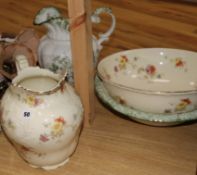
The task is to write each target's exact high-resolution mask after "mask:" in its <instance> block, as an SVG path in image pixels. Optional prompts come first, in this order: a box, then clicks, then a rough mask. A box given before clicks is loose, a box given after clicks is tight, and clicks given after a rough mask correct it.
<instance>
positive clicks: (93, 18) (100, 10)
mask: <svg viewBox="0 0 197 175" xmlns="http://www.w3.org/2000/svg"><path fill="white" fill-rule="evenodd" d="M102 13H106V14H108V15H110V16H111V19H112V23H111V26H110V28H109V29H108V30H107V31H106V32H105V33H102V34H99V39H98V40H97V44H98V47H99V48H98V49H99V50H101V49H102V48H103V47H102V45H101V44H102V42H104V41H107V40H109V37H110V35H111V34H112V33H113V31H114V29H115V26H116V17H115V16H114V14H113V13H112V10H111V9H110V8H108V7H100V8H97V9H96V10H95V11H94V12H93V14H92V16H91V21H92V22H93V23H100V22H101V18H100V17H99V15H100V14H102Z"/></svg>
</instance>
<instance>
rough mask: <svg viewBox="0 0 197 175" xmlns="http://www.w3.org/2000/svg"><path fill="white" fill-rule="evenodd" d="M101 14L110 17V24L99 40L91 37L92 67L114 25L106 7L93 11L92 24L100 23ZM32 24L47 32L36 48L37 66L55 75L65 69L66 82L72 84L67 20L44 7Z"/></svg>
mask: <svg viewBox="0 0 197 175" xmlns="http://www.w3.org/2000/svg"><path fill="white" fill-rule="evenodd" d="M102 13H105V14H108V15H109V16H110V17H111V19H112V24H111V26H110V28H109V29H108V30H107V32H106V33H103V34H100V35H99V38H96V37H95V36H92V45H93V55H94V65H96V63H97V59H98V56H99V53H100V51H101V49H102V43H103V42H104V41H107V40H108V39H109V37H110V35H111V34H112V32H113V31H114V29H115V25H116V18H115V16H114V15H113V13H112V10H111V9H110V8H106V7H101V8H98V9H96V10H95V11H94V13H93V14H92V16H91V20H92V22H94V23H100V21H101V19H100V17H99V16H100V14H102ZM34 24H36V25H44V26H45V27H46V28H47V30H48V32H47V34H46V35H44V36H43V37H42V38H41V40H40V44H39V47H38V62H39V65H40V66H41V67H44V68H47V69H50V70H52V71H53V72H56V73H57V72H58V73H59V72H61V71H62V70H64V69H65V68H66V70H67V73H68V76H67V78H68V81H69V82H70V83H73V82H74V80H73V69H72V56H71V44H70V31H69V30H70V22H69V19H66V18H64V17H63V16H62V15H61V14H60V12H59V10H58V9H57V8H55V7H45V8H43V9H41V10H40V11H39V12H38V13H37V15H36V17H35V19H34ZM79 42H80V39H79Z"/></svg>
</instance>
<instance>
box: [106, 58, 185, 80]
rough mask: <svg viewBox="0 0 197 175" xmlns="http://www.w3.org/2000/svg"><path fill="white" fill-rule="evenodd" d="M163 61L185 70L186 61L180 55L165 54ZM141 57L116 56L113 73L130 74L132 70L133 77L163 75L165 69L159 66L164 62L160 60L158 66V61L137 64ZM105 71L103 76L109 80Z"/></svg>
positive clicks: (146, 77) (141, 77) (172, 66)
mask: <svg viewBox="0 0 197 175" xmlns="http://www.w3.org/2000/svg"><path fill="white" fill-rule="evenodd" d="M164 58H165V61H167V62H166V63H165V64H170V65H171V68H172V69H174V70H176V69H177V70H181V71H183V72H187V71H188V70H187V65H186V61H184V59H183V58H181V57H176V58H168V57H167V56H165V57H164ZM142 59H143V58H142V57H138V56H134V57H132V58H131V59H130V57H128V56H127V55H121V56H120V57H118V58H116V59H115V61H116V64H115V65H114V73H115V74H116V75H117V73H124V74H125V73H126V74H130V72H131V71H132V74H133V75H136V76H134V77H137V78H139V79H145V80H150V79H154V78H157V79H161V78H163V77H165V71H162V70H161V68H160V66H161V65H162V64H164V63H163V62H160V63H159V64H160V65H159V66H158V63H155V64H150V63H147V64H141V63H140V64H139V61H142ZM104 72H105V78H106V79H107V80H109V79H110V78H111V75H110V73H108V71H107V70H105V69H104Z"/></svg>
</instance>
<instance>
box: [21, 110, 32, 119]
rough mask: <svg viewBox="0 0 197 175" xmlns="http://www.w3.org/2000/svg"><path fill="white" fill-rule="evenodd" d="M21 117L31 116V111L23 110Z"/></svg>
mask: <svg viewBox="0 0 197 175" xmlns="http://www.w3.org/2000/svg"><path fill="white" fill-rule="evenodd" d="M23 117H26V118H28V117H31V112H29V111H25V112H23Z"/></svg>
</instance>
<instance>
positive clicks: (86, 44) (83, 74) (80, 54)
mask: <svg viewBox="0 0 197 175" xmlns="http://www.w3.org/2000/svg"><path fill="white" fill-rule="evenodd" d="M90 1H91V0H68V13H69V18H70V22H71V25H70V32H71V46H72V58H73V69H74V79H75V88H76V91H77V92H78V94H79V95H80V97H81V100H82V103H83V106H84V110H85V111H84V115H85V125H86V126H87V125H89V124H90V123H91V122H92V121H93V119H94V66H93V51H92V27H91V21H90V15H91V14H90V13H91V3H90Z"/></svg>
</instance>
